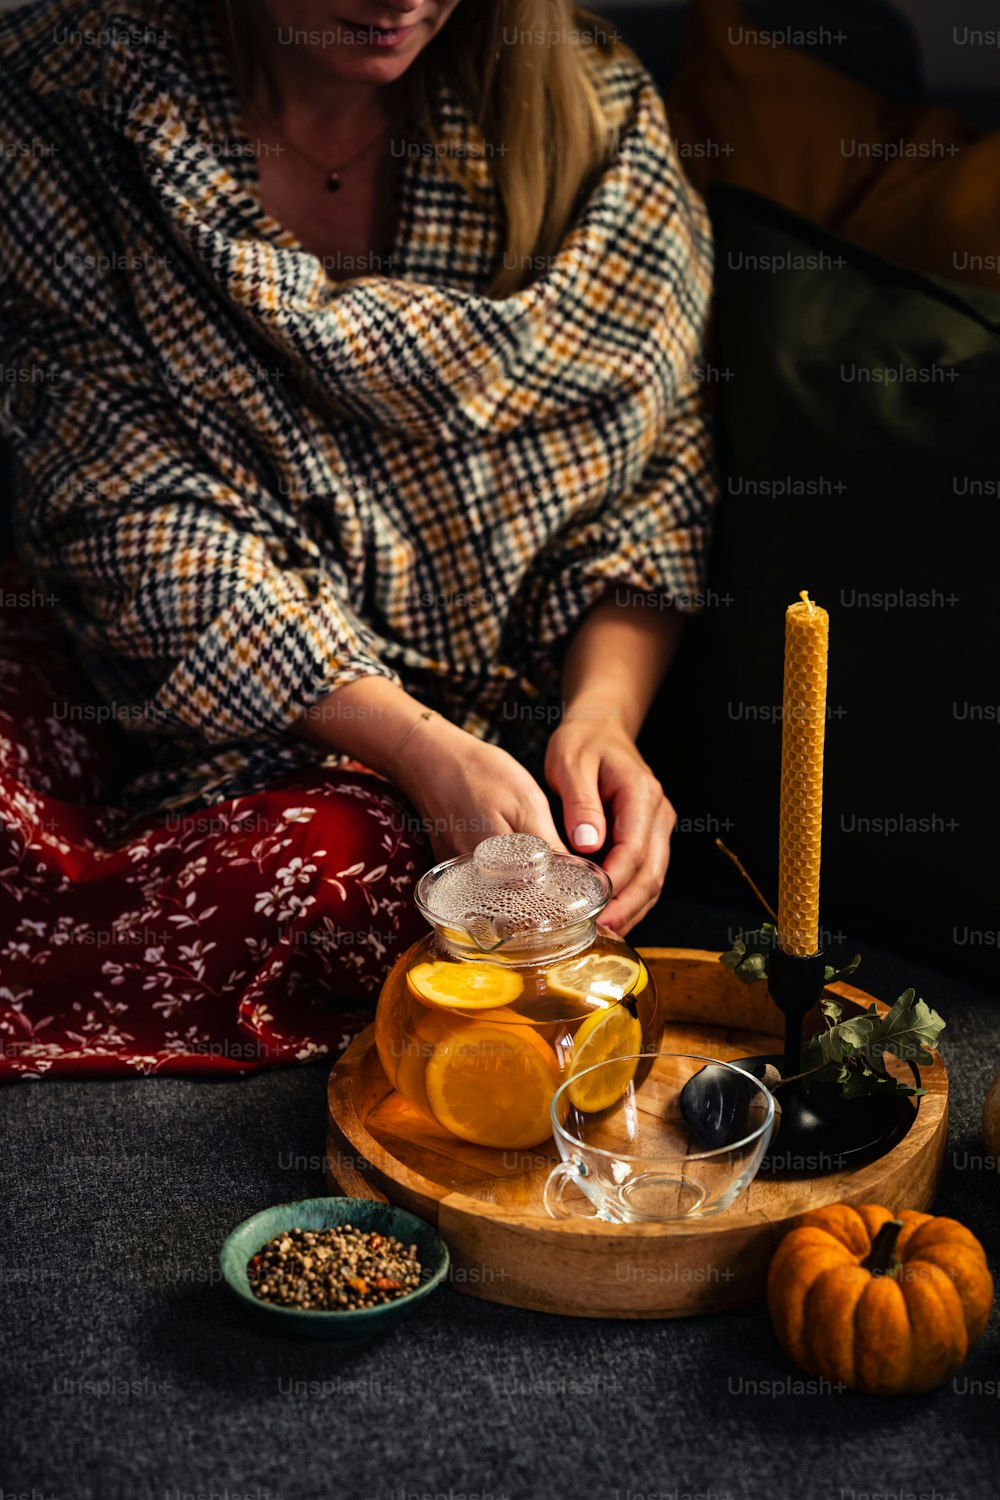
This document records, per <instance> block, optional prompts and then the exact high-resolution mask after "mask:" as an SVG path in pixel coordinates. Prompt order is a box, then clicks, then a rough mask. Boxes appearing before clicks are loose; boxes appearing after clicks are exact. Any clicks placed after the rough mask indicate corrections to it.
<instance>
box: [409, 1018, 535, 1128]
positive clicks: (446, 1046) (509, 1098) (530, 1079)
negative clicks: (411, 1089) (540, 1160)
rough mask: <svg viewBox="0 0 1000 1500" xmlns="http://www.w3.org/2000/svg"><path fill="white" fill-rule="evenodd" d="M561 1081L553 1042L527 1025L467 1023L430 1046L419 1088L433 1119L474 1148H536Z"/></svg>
mask: <svg viewBox="0 0 1000 1500" xmlns="http://www.w3.org/2000/svg"><path fill="white" fill-rule="evenodd" d="M558 1086H559V1064H558V1062H557V1060H556V1055H555V1053H554V1052H553V1051H552V1048H551V1047H549V1046H548V1045H547V1043H545V1042H544V1041H542V1039H541V1038H540V1037H538V1036H536V1035H535V1033H534V1032H533V1031H532V1029H531V1027H530V1026H497V1025H495V1024H490V1023H488V1022H483V1021H470V1022H469V1023H468V1024H467V1025H464V1026H462V1027H460V1028H456V1029H455V1030H454V1031H453V1032H452V1034H451V1035H449V1036H448V1037H446V1038H445V1039H444V1040H443V1041H442V1042H440V1043H439V1044H438V1046H437V1047H435V1049H434V1055H433V1056H432V1057H431V1059H430V1062H429V1063H428V1064H427V1072H426V1073H425V1075H424V1087H425V1089H426V1090H427V1100H428V1103H429V1104H430V1107H431V1111H432V1113H433V1115H434V1118H435V1119H436V1120H437V1122H438V1124H439V1125H443V1126H444V1128H445V1129H446V1130H450V1131H451V1133H452V1135H457V1136H458V1137H459V1138H460V1139H461V1140H463V1141H472V1143H473V1144H474V1145H476V1146H493V1147H497V1148H500V1147H503V1148H506V1149H508V1150H518V1149H521V1148H523V1147H526V1146H539V1145H541V1143H542V1141H544V1140H547V1139H548V1137H549V1135H550V1134H551V1131H552V1125H551V1121H550V1118H549V1107H550V1105H551V1104H552V1096H553V1095H554V1094H555V1091H556V1089H557V1087H558Z"/></svg>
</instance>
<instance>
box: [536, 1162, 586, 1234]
mask: <svg viewBox="0 0 1000 1500" xmlns="http://www.w3.org/2000/svg"><path fill="white" fill-rule="evenodd" d="M586 1175H587V1168H586V1167H585V1166H584V1164H583V1162H582V1161H581V1160H580V1158H579V1157H578V1156H571V1157H570V1159H569V1161H560V1162H556V1165H555V1166H554V1167H553V1168H552V1171H551V1172H550V1173H549V1175H548V1177H546V1179H545V1191H544V1192H543V1194H542V1201H543V1203H544V1204H545V1207H546V1209H547V1210H548V1212H549V1215H550V1216H551V1217H552V1218H553V1219H578V1218H584V1217H586V1215H583V1214H576V1213H574V1212H573V1210H572V1209H571V1208H567V1207H566V1204H565V1203H564V1202H563V1193H564V1192H565V1191H566V1189H567V1187H568V1186H569V1184H570V1183H571V1182H576V1181H577V1180H578V1179H579V1178H580V1177H585V1176H586Z"/></svg>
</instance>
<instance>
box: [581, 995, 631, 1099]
mask: <svg viewBox="0 0 1000 1500" xmlns="http://www.w3.org/2000/svg"><path fill="white" fill-rule="evenodd" d="M641 1051H642V1027H641V1026H640V1025H639V1022H638V1021H637V1020H636V1018H635V1016H632V1015H630V1014H629V1012H628V1011H627V1010H626V1009H625V1007H624V1006H623V1005H613V1006H611V1008H610V1009H609V1010H595V1011H591V1013H590V1015H589V1016H588V1017H587V1019H586V1020H585V1021H584V1022H583V1023H582V1024H581V1025H580V1027H579V1028H578V1029H577V1033H576V1036H575V1037H574V1039H573V1057H572V1061H571V1063H570V1069H571V1082H570V1084H569V1087H568V1088H567V1090H566V1094H567V1097H568V1099H569V1102H570V1104H572V1105H573V1106H574V1108H575V1109H581V1110H584V1111H585V1112H587V1113H588V1114H589V1113H592V1112H594V1111H596V1110H599V1109H607V1107H608V1105H609V1104H617V1102H618V1100H619V1099H620V1098H621V1097H622V1095H623V1094H624V1093H625V1091H626V1089H627V1088H628V1086H629V1084H630V1083H631V1082H632V1079H633V1078H634V1077H635V1070H636V1068H637V1066H638V1063H637V1062H636V1054H637V1053H639V1052H641ZM597 1063H607V1064H608V1066H607V1067H605V1068H602V1069H601V1071H600V1072H599V1073H585V1072H584V1070H585V1069H586V1068H592V1067H594V1066H595V1065H596V1064H597ZM578 1074H579V1075H582V1076H580V1077H578V1076H577V1075H578Z"/></svg>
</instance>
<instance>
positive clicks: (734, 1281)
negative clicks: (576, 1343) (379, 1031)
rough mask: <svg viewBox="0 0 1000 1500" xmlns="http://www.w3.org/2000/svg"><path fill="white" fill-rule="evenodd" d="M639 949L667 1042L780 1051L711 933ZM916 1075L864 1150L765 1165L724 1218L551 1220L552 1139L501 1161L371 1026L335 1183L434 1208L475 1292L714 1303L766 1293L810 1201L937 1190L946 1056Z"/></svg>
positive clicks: (573, 1300) (920, 1205)
mask: <svg viewBox="0 0 1000 1500" xmlns="http://www.w3.org/2000/svg"><path fill="white" fill-rule="evenodd" d="M643 957H644V958H645V961H646V963H647V964H648V966H649V968H650V971H651V973H652V975H653V977H654V979H655V980H656V985H657V989H658V991H659V993H660V995H661V996H662V998H663V1005H664V1016H665V1027H664V1033H663V1050H664V1051H667V1052H693V1053H700V1054H703V1055H707V1056H710V1057H717V1058H722V1059H727V1058H734V1057H741V1056H747V1055H750V1054H753V1053H759V1052H769V1051H780V1043H778V1042H777V1041H776V1039H777V1038H778V1037H780V1035H781V1032H782V1027H783V1017H782V1016H781V1014H780V1012H779V1011H778V1009H777V1007H776V1006H775V1005H774V1004H773V1002H772V1001H771V998H770V996H769V995H768V993H767V990H766V989H765V987H764V985H763V984H755V985H751V986H747V985H744V984H741V983H740V981H739V980H738V979H735V978H734V977H733V975H732V974H730V973H729V972H728V970H726V969H724V968H723V967H722V965H721V964H720V963H719V962H718V955H717V954H715V953H709V952H706V951H704V950H702V949H692V948H648V949H645V950H643ZM830 990H831V992H832V993H834V994H836V995H837V996H838V998H841V999H843V1000H845V1001H847V1002H848V1003H847V1004H846V1005H845V1012H846V1013H850V1011H851V1010H853V1009H856V1008H860V1009H866V1008H867V1007H868V1005H870V1004H871V1001H872V998H873V997H872V996H870V995H867V994H865V993H864V991H863V990H859V989H856V988H855V987H854V986H853V985H848V984H836V985H831V986H830ZM879 1009H880V1010H885V1009H886V1007H885V1006H884V1005H881V1004H880V1005H879ZM816 1024H817V1025H818V1024H819V1021H818V1017H817V1021H816ZM892 1066H894V1067H895V1066H897V1064H896V1062H895V1060H893V1062H892ZM898 1066H899V1067H900V1070H901V1073H902V1075H903V1076H912V1075H910V1074H909V1071H908V1069H906V1068H905V1067H904V1065H902V1064H898ZM921 1081H922V1083H923V1085H924V1087H925V1088H926V1089H927V1093H926V1095H925V1096H924V1097H923V1098H922V1099H920V1101H919V1107H918V1108H917V1109H916V1111H915V1119H914V1121H913V1124H912V1126H911V1127H910V1129H909V1130H908V1131H907V1133H906V1135H905V1136H904V1137H903V1139H902V1140H901V1141H900V1142H899V1143H898V1144H897V1145H896V1146H895V1147H894V1148H893V1149H892V1150H891V1151H889V1152H888V1153H887V1154H886V1155H884V1156H882V1157H880V1158H879V1159H878V1160H877V1161H874V1162H870V1163H868V1165H866V1166H860V1167H857V1168H855V1169H852V1170H848V1171H842V1172H832V1173H829V1174H828V1175H825V1176H820V1177H805V1178H798V1179H788V1178H785V1179H777V1178H765V1177H761V1176H758V1177H757V1179H756V1180H755V1181H754V1182H753V1183H751V1185H750V1188H749V1189H748V1191H747V1192H746V1193H744V1194H743V1196H742V1197H741V1198H739V1199H738V1200H737V1201H736V1203H735V1204H734V1205H733V1206H732V1208H731V1209H729V1211H728V1212H727V1213H725V1214H722V1215H720V1216H719V1217H718V1218H715V1219H702V1220H690V1221H688V1222H684V1221H681V1222H679V1223H677V1224H676V1225H671V1226H669V1227H664V1226H659V1225H613V1224H605V1223H601V1222H598V1221H595V1220H590V1221H587V1220H558V1221H557V1220H554V1219H551V1218H549V1216H548V1214H547V1213H546V1212H545V1209H544V1208H543V1206H542V1185H543V1183H544V1181H545V1177H546V1174H547V1173H548V1171H549V1168H550V1166H551V1165H552V1164H553V1163H554V1162H555V1161H556V1160H557V1159H558V1158H557V1155H556V1153H555V1148H554V1146H553V1145H552V1143H551V1142H549V1143H547V1144H546V1145H543V1146H540V1147H538V1148H536V1150H535V1151H534V1152H532V1153H524V1152H521V1153H517V1160H516V1161H514V1162H511V1160H510V1158H511V1156H512V1155H514V1153H507V1160H506V1161H505V1160H504V1152H502V1151H496V1150H489V1149H486V1148H485V1147H480V1146H472V1145H467V1144H465V1143H464V1142H462V1141H458V1140H454V1139H453V1138H452V1137H451V1136H449V1135H447V1134H446V1133H445V1132H443V1131H441V1132H436V1131H435V1130H434V1129H433V1127H431V1126H429V1125H428V1124H427V1123H426V1122H425V1121H423V1120H422V1119H421V1117H420V1116H419V1115H417V1114H415V1113H414V1111H412V1110H411V1109H410V1108H409V1106H408V1105H407V1104H406V1103H405V1102H404V1101H403V1100H402V1098H401V1097H400V1096H399V1095H398V1094H397V1093H395V1091H394V1090H392V1089H390V1087H389V1084H388V1081H387V1079H386V1076H385V1073H384V1072H383V1070H382V1065H381V1063H380V1062H379V1059H378V1054H377V1052H376V1050H375V1043H374V1027H369V1028H368V1030H367V1031H365V1032H363V1033H362V1035H361V1036H359V1037H358V1038H357V1039H356V1040H355V1041H354V1043H353V1044H352V1045H351V1046H350V1047H349V1048H348V1050H347V1051H346V1052H345V1053H344V1054H343V1056H342V1057H341V1058H340V1059H339V1060H338V1061H337V1063H336V1064H335V1065H334V1068H333V1071H332V1073H331V1074H330V1083H329V1091H328V1103H329V1139H328V1177H329V1182H330V1185H331V1189H332V1191H334V1192H343V1193H345V1194H347V1195H348V1196H351V1197H360V1198H373V1199H377V1200H380V1201H383V1202H385V1201H389V1202H392V1203H396V1204H399V1205H400V1206H401V1207H403V1208H407V1209H410V1210H411V1211H412V1212H413V1213H415V1214H418V1215H419V1216H420V1217H421V1218H423V1219H428V1220H429V1221H430V1222H431V1223H433V1224H436V1225H437V1226H438V1229H439V1230H440V1232H441V1234H442V1235H443V1236H444V1238H445V1240H447V1242H448V1246H449V1248H450V1250H451V1259H452V1284H453V1286H454V1287H455V1288H456V1289H457V1290H459V1291H463V1292H468V1293H469V1294H470V1295H471V1296H474V1297H483V1298H486V1299H487V1300H488V1301H491V1302H503V1303H508V1304H510V1305H512V1306H514V1307H527V1308H534V1309H537V1310H539V1311H542V1312H553V1313H565V1314H570V1315H574V1316H577V1317H614V1318H663V1317H683V1316H686V1315H689V1314H692V1313H703V1312H716V1311H719V1310H721V1309H724V1308H727V1307H738V1306H740V1305H741V1304H743V1303H746V1302H750V1301H752V1300H753V1299H754V1298H755V1297H757V1296H759V1295H760V1293H761V1292H762V1291H763V1289H764V1284H765V1280H766V1276H767V1267H768V1262H769V1261H770V1258H771V1254H772V1252H773V1250H774V1247H775V1245H776V1244H777V1242H778V1240H779V1239H780V1238H781V1236H782V1234H783V1233H784V1232H785V1231H786V1229H788V1228H789V1227H790V1221H791V1220H792V1219H793V1218H794V1217H795V1215H796V1214H799V1213H802V1212H804V1211H805V1210H806V1209H808V1208H818V1207H819V1206H820V1205H822V1204H825V1203H835V1202H842V1201H846V1202H850V1203H884V1204H886V1205H887V1206H888V1207H889V1208H892V1209H903V1208H915V1209H920V1210H926V1209H928V1208H929V1207H930V1206H931V1204H932V1203H933V1201H934V1198H935V1195H936V1193H937V1190H938V1185H939V1183H940V1179H941V1172H942V1167H943V1161H944V1151H945V1142H946V1136H947V1128H948V1078H947V1073H946V1071H945V1067H944V1064H943V1062H942V1061H941V1060H940V1058H938V1059H937V1060H936V1061H935V1062H934V1064H933V1066H931V1067H928V1068H925V1069H924V1070H923V1072H922V1079H921ZM526 1154H527V1155H529V1156H530V1161H529V1163H528V1165H527V1166H525V1163H524V1157H525V1155H526Z"/></svg>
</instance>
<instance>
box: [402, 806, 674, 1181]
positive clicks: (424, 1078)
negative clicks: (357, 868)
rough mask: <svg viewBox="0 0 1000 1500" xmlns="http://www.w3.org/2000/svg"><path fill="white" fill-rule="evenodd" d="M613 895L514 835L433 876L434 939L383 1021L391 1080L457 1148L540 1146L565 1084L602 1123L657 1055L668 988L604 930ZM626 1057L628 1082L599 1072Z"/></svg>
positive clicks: (412, 959) (598, 877)
mask: <svg viewBox="0 0 1000 1500" xmlns="http://www.w3.org/2000/svg"><path fill="white" fill-rule="evenodd" d="M610 896H611V881H610V880H609V879H608V877H607V875H605V873H604V871H603V870H601V869H600V867H599V866H598V865H595V864H593V863H592V862H591V861H590V860H589V859H583V858H581V857H580V856H578V855H574V854H557V853H555V852H554V851H553V850H551V849H550V848H549V846H548V845H547V844H546V843H545V842H544V841H543V840H542V839H539V838H535V837H534V836H533V835H531V834H525V833H505V834H500V835H498V836H497V837H495V838H489V839H484V840H483V842H482V843H481V844H479V845H478V846H477V847H476V849H475V851H474V852H473V853H472V854H467V855H462V856H461V857H460V858H458V859H449V860H446V861H445V863H444V864H440V865H435V867H434V868H433V869H432V870H428V872H427V873H426V874H425V875H424V876H422V878H421V879H420V881H419V882H418V884H417V889H416V902H417V906H418V908H419V910H420V912H421V913H422V914H423V916H424V917H426V919H427V921H428V922H429V923H430V924H431V927H432V928H433V931H432V932H430V933H429V934H428V935H427V936H426V937H425V938H422V939H421V940H420V941H419V942H417V943H414V945H413V946H412V947H411V948H409V949H408V950H407V952H406V953H404V954H403V955H402V957H401V958H399V959H398V960H397V962H396V964H395V965H394V967H393V968H392V970H391V971H390V973H389V976H388V978H387V979H386V981H385V984H384V985H383V987H382V993H381V996H380V998H379V1003H378V1010H377V1012H376V1016H375V1041H376V1045H377V1047H378V1054H379V1058H380V1059H381V1062H382V1066H383V1068H384V1069H385V1073H386V1076H387V1077H388V1079H389V1082H390V1083H391V1084H392V1085H393V1087H394V1088H396V1089H398V1091H399V1092H400V1093H401V1094H402V1096H403V1098H404V1099H405V1100H406V1102H407V1103H408V1104H409V1105H410V1106H411V1107H412V1108H413V1109H415V1110H416V1111H417V1112H418V1113H419V1114H420V1115H421V1116H423V1118H424V1119H425V1120H427V1121H429V1122H430V1123H431V1124H433V1125H434V1126H436V1127H437V1128H438V1129H439V1130H443V1131H445V1132H447V1133H448V1134H449V1135H452V1136H457V1137H458V1138H459V1139H461V1140H464V1141H471V1142H473V1143H474V1144H475V1145H478V1146H492V1147H496V1148H500V1149H503V1150H504V1151H516V1150H523V1149H525V1148H527V1147H530V1146H538V1145H541V1144H542V1142H544V1141H546V1140H547V1139H548V1138H549V1136H550V1134H551V1131H552V1122H551V1118H550V1115H549V1109H550V1106H551V1103H552V1098H553V1095H554V1094H555V1091H556V1089H557V1088H558V1087H559V1085H560V1084H561V1083H563V1082H565V1081H567V1080H568V1079H570V1078H577V1075H579V1076H578V1081H577V1083H576V1086H575V1090H574V1092H575V1095H576V1096H577V1097H574V1101H573V1102H574V1104H575V1105H576V1106H577V1107H578V1108H581V1109H587V1110H593V1111H598V1110H601V1109H605V1108H607V1107H608V1106H609V1105H610V1104H613V1103H615V1102H616V1101H617V1100H618V1099H619V1098H621V1096H622V1095H623V1094H624V1093H625V1092H626V1090H627V1088H628V1085H629V1083H630V1082H631V1081H632V1079H633V1077H634V1074H635V1069H636V1058H637V1056H638V1054H639V1053H643V1052H645V1053H649V1052H651V1051H652V1052H655V1051H657V1050H658V1048H659V1044H660V1033H661V1024H660V1009H659V1002H658V1000H657V995H656V986H655V985H654V983H653V979H652V976H651V975H650V973H649V970H648V969H647V968H646V966H645V964H644V963H643V962H642V959H641V958H640V957H639V955H638V954H637V953H636V952H635V950H634V949H633V948H631V947H630V946H629V944H628V943H626V942H625V941H624V940H623V939H622V938H620V937H617V936H616V935H615V934H614V933H613V932H611V931H610V930H608V929H607V928H601V927H599V926H598V922H597V918H598V917H599V916H600V913H601V912H602V911H603V910H604V907H605V906H606V905H607V903H608V900H609V899H610ZM615 1058H620V1059H621V1066H620V1067H617V1068H602V1069H600V1070H599V1071H598V1072H597V1073H596V1074H593V1073H591V1074H589V1075H588V1074H587V1072H586V1070H587V1069H589V1068H591V1067H592V1066H593V1065H594V1064H596V1063H601V1062H607V1061H608V1060H609V1059H615Z"/></svg>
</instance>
